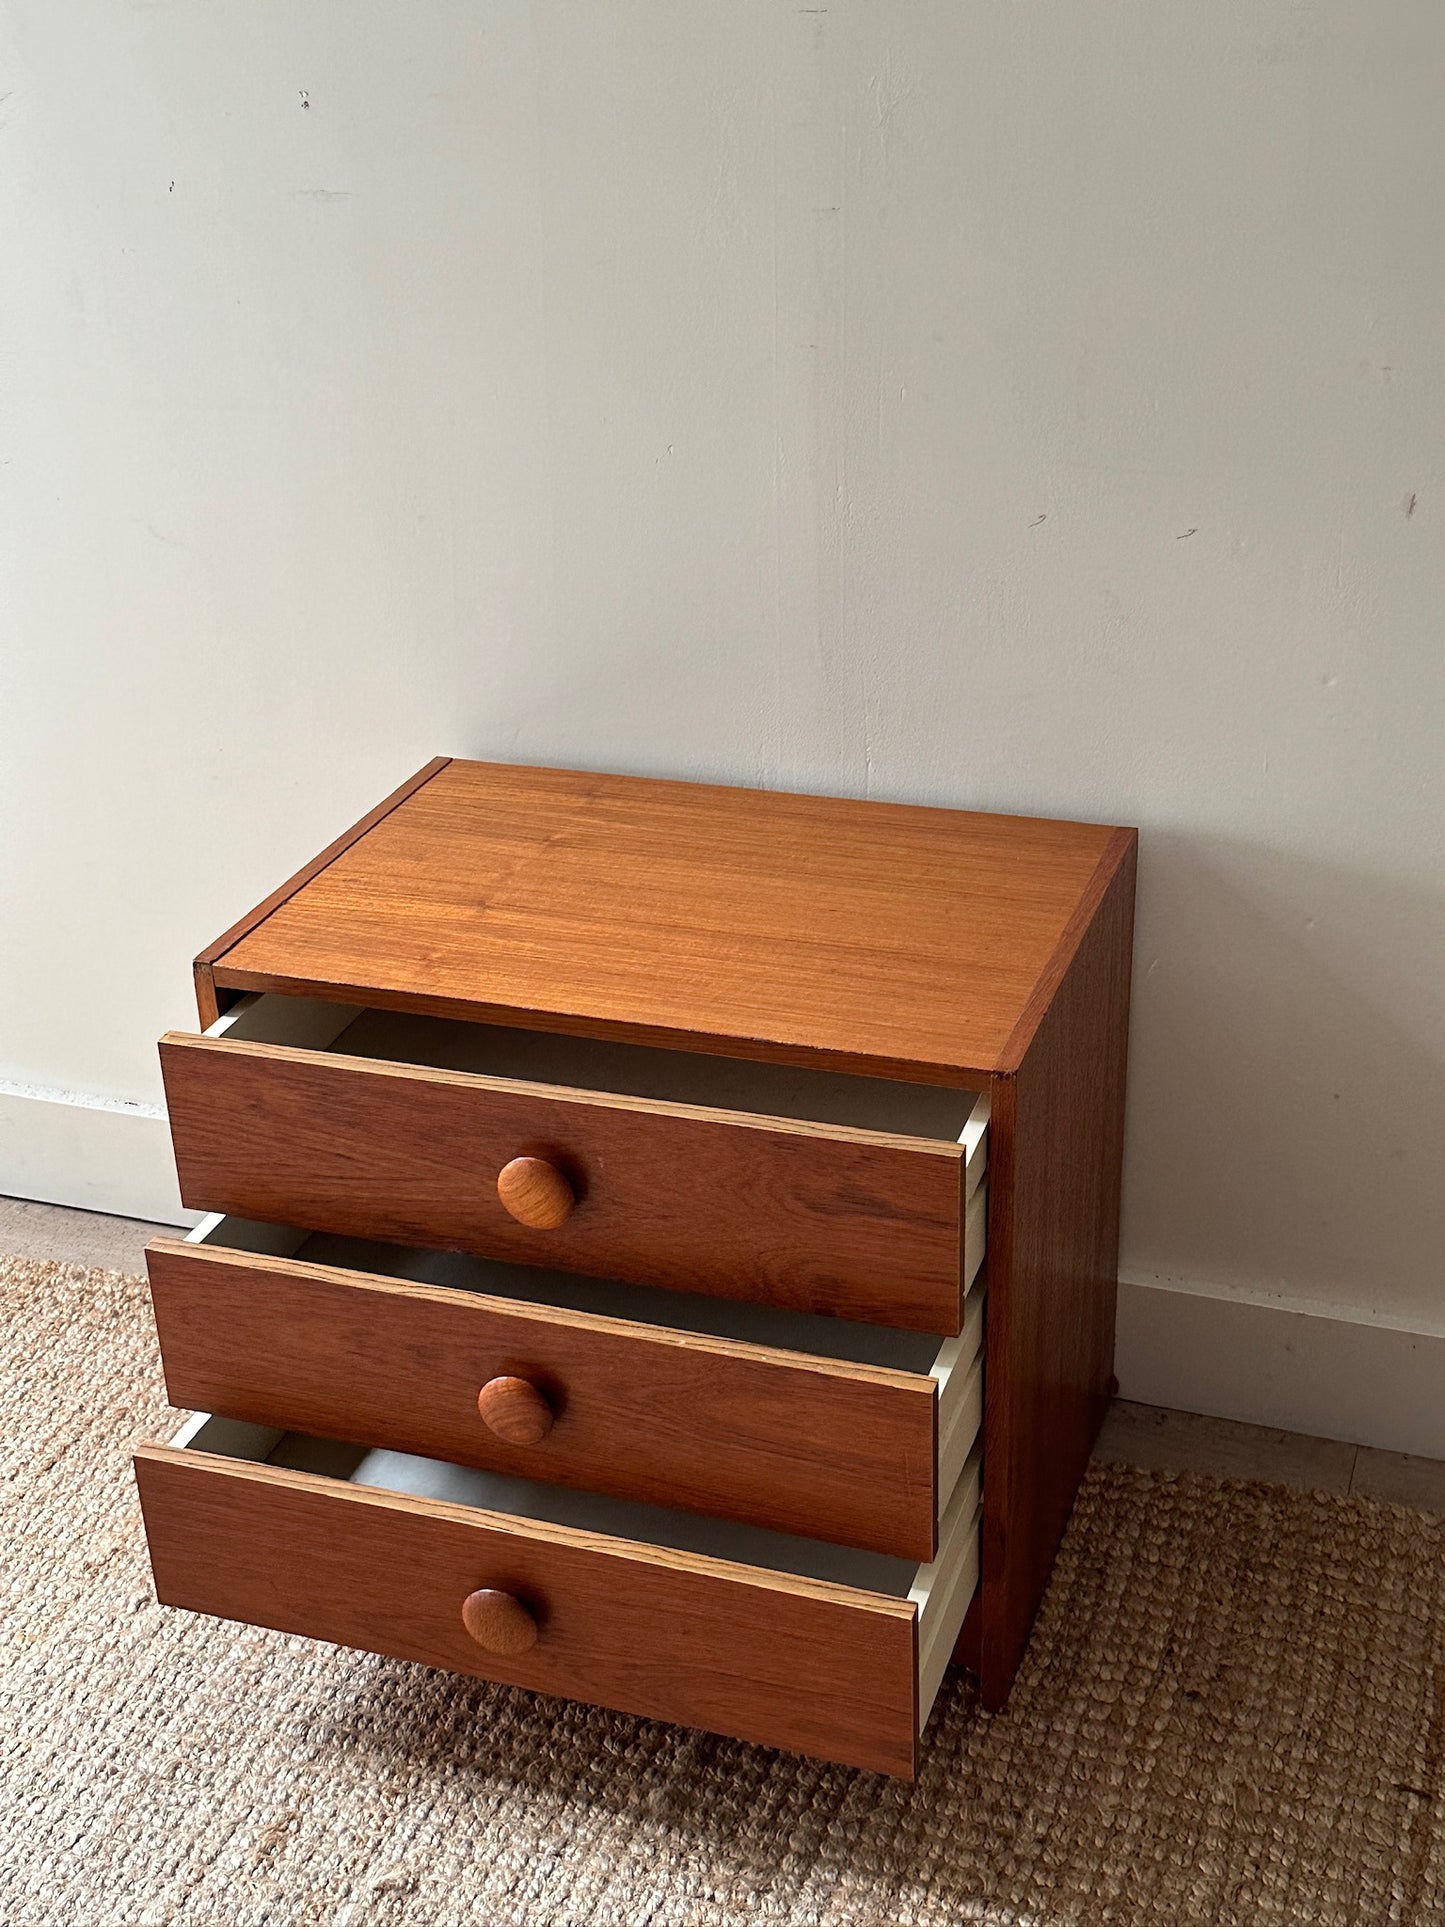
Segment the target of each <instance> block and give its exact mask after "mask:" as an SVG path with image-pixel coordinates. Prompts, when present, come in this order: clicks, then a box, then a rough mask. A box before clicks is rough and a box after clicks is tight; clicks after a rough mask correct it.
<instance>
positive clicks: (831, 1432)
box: [146, 1239, 982, 1559]
mask: <svg viewBox="0 0 1445 1927" xmlns="http://www.w3.org/2000/svg"><path fill="white" fill-rule="evenodd" d="M146 1258H147V1263H148V1265H149V1268H150V1279H151V1294H152V1299H153V1302H154V1306H155V1315H156V1325H157V1329H158V1332H159V1335H160V1344H161V1357H162V1360H163V1362H164V1365H165V1373H166V1385H167V1388H168V1391H169V1393H170V1397H171V1401H172V1403H173V1404H175V1405H178V1406H180V1407H182V1408H183V1409H184V1408H190V1407H204V1408H206V1409H207V1410H210V1411H214V1412H222V1413H225V1414H226V1415H228V1416H229V1417H231V1418H236V1419H245V1420H249V1421H252V1422H255V1423H259V1424H286V1425H290V1426H294V1427H296V1428H297V1429H298V1430H301V1431H305V1432H311V1433H317V1434H320V1435H322V1436H326V1437H331V1438H340V1439H352V1440H356V1441H358V1442H362V1441H364V1442H366V1443H368V1444H372V1445H381V1446H389V1447H392V1448H393V1449H395V1450H397V1451H402V1452H415V1453H420V1454H422V1455H424V1456H426V1457H430V1458H438V1459H448V1460H452V1461H455V1462H456V1463H458V1464H463V1465H475V1466H482V1467H487V1468H489V1469H492V1470H496V1471H502V1472H510V1473H515V1474H517V1475H519V1476H522V1477H526V1478H534V1479H543V1480H546V1481H548V1482H551V1483H554V1484H558V1485H565V1486H573V1487H581V1488H593V1489H596V1490H601V1491H607V1492H613V1493H617V1494H620V1495H622V1496H623V1497H626V1498H633V1499H641V1500H646V1501H650V1502H652V1503H654V1504H658V1505H666V1506H680V1507H684V1508H687V1509H689V1510H691V1511H697V1512H708V1513H717V1514H722V1515H725V1516H729V1517H734V1518H739V1519H746V1520H750V1521H752V1522H753V1523H755V1524H758V1525H763V1526H769V1527H772V1528H774V1529H775V1530H778V1531H783V1532H791V1533H799V1534H803V1535H805V1536H808V1537H813V1538H819V1539H831V1540H834V1541H837V1542H838V1543H840V1544H845V1545H854V1546H862V1547H867V1548H869V1549H871V1550H873V1551H877V1552H886V1553H893V1554H897V1555H899V1556H901V1557H905V1558H913V1559H930V1558H932V1556H933V1553H934V1551H935V1548H936V1544H937V1537H936V1520H937V1512H938V1506H939V1502H940V1497H944V1498H946V1497H947V1493H948V1491H949V1490H951V1488H952V1483H953V1479H954V1478H955V1477H956V1475H957V1472H958V1469H959V1466H960V1465H961V1464H962V1452H960V1454H959V1456H958V1458H957V1459H956V1460H955V1459H953V1458H952V1457H951V1456H950V1459H949V1463H948V1476H949V1484H948V1486H947V1487H946V1488H945V1490H944V1492H943V1493H942V1494H941V1495H940V1492H939V1488H938V1474H937V1464H938V1450H937V1443H936V1437H935V1434H936V1430H937V1419H936V1412H937V1409H938V1401H937V1397H936V1392H935V1378H934V1377H932V1376H930V1375H929V1374H928V1373H927V1372H926V1371H917V1372H915V1371H910V1370H895V1369H891V1368H885V1367H882V1366H878V1365H872V1364H861V1363H855V1362H852V1361H845V1360H841V1359H836V1358H825V1357H814V1356H810V1355H808V1354H807V1353H803V1352H799V1351H795V1350H785V1349H781V1348H776V1347H774V1346H770V1345H763V1344H751V1343H746V1342H742V1341H740V1340H737V1339H731V1338H721V1337H714V1336H711V1335H710V1334H706V1333H701V1332H695V1331H678V1330H672V1329H669V1328H668V1327H666V1326H658V1325H650V1324H646V1325H645V1324H640V1323H637V1322H635V1321H632V1320H629V1319H626V1318H620V1317H616V1318H614V1317H603V1316H597V1315H595V1314H592V1313H589V1312H583V1311H575V1310H570V1309H562V1308H559V1307H556V1306H552V1305H545V1304H543V1305H539V1304H532V1303H521V1302H518V1301H517V1300H515V1299H508V1298H505V1297H498V1296H492V1295H483V1294H482V1293H480V1292H472V1291H457V1290H449V1289H442V1288H439V1287H437V1286H433V1285H428V1284H418V1283H412V1282H402V1281H398V1280H395V1279H391V1278H382V1277H378V1276H376V1275H374V1274H372V1273H369V1272H364V1271H356V1270H349V1269H343V1268H341V1267H337V1266H333V1265H325V1264H318V1263H312V1262H307V1261H304V1260H300V1259H289V1258H278V1257H273V1256H267V1255H261V1254H257V1253H254V1252H250V1251H241V1250H236V1249H234V1248H231V1247H229V1246H224V1245H217V1246H211V1245H205V1244H199V1245H198V1244H195V1243H192V1242H180V1241H176V1240H171V1239H158V1240H156V1241H155V1242H154V1243H152V1244H151V1245H150V1246H149V1247H148V1249H147V1253H146ZM776 1315H777V1314H766V1313H764V1314H758V1316H759V1317H767V1316H776ZM981 1339H982V1331H981V1317H979V1316H977V1315H971V1316H970V1320H969V1324H968V1330H967V1334H966V1338H965V1339H964V1340H949V1341H946V1342H945V1346H944V1348H943V1350H944V1355H946V1357H947V1358H950V1359H951V1358H952V1355H953V1353H954V1351H956V1350H957V1349H958V1348H959V1347H960V1346H961V1345H964V1344H966V1345H967V1347H968V1348H969V1353H970V1355H969V1358H968V1359H966V1360H963V1361H962V1363H961V1364H960V1365H958V1366H955V1367H953V1368H952V1369H956V1370H958V1371H959V1372H960V1373H962V1374H966V1373H967V1371H968V1369H969V1367H970V1366H971V1365H975V1364H976V1354H977V1351H978V1348H979V1345H980V1344H981ZM916 1342H917V1341H915V1343H916ZM498 1377H517V1378H521V1379H524V1380H527V1381H529V1382H530V1383H532V1384H533V1385H535V1386H536V1387H537V1389H538V1390H539V1392H540V1393H541V1394H542V1396H543V1397H544V1398H545V1400H546V1401H547V1404H548V1406H549V1408H550V1410H551V1412H552V1414H553V1418H552V1423H551V1426H550V1429H548V1430H546V1432H545V1436H542V1437H540V1438H539V1439H538V1440H537V1441H536V1442H535V1443H530V1444H516V1443H509V1442H508V1441H507V1439H505V1438H504V1437H499V1436H498V1435H497V1434H496V1433H495V1432H494V1431H493V1430H491V1429H489V1427H488V1426H487V1425H486V1424H485V1423H484V1422H483V1419H482V1417H481V1415H480V1414H479V1411H478V1404H477V1400H478V1393H479V1391H480V1390H481V1388H482V1387H483V1386H484V1385H486V1384H488V1383H489V1382H490V1381H492V1380H494V1379H496V1378H498ZM965 1406H967V1409H964V1408H965ZM955 1407H957V1408H958V1409H959V1412H960V1418H959V1420H958V1421H955V1418H954V1413H955ZM947 1409H948V1411H949V1417H950V1425H949V1430H950V1436H951V1438H952V1437H958V1436H961V1434H960V1430H959V1427H960V1424H962V1423H966V1424H967V1425H968V1426H969V1427H971V1429H970V1430H969V1432H968V1437H967V1439H966V1440H963V1451H966V1450H967V1447H968V1445H970V1444H971V1443H972V1439H973V1436H974V1434H975V1433H976V1432H977V1429H978V1424H979V1411H978V1408H977V1403H976V1401H975V1402H974V1403H973V1404H971V1405H967V1401H964V1400H958V1399H951V1400H950V1403H949V1405H948V1408H947Z"/></svg>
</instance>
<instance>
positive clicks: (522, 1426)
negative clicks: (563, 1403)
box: [477, 1378, 552, 1445]
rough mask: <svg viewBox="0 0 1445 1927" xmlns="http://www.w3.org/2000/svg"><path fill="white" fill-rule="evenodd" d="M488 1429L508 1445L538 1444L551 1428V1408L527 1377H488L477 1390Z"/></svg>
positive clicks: (483, 1419)
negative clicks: (479, 1389)
mask: <svg viewBox="0 0 1445 1927" xmlns="http://www.w3.org/2000/svg"><path fill="white" fill-rule="evenodd" d="M477 1410H478V1411H479V1412H480V1413H481V1415H482V1422H483V1424H484V1425H485V1426H486V1428H487V1430H488V1431H489V1432H495V1433H496V1435H497V1437H498V1438H499V1439H505V1440H506V1442H507V1444H508V1445H540V1444H541V1442H542V1440H543V1439H544V1438H546V1436H547V1434H548V1433H549V1432H550V1431H551V1429H552V1408H551V1406H550V1405H549V1404H548V1403H547V1401H546V1399H545V1398H544V1397H543V1395H542V1394H541V1392H539V1391H538V1390H537V1387H536V1386H535V1385H534V1384H533V1383H532V1382H531V1380H530V1379H526V1378H489V1379H488V1380H487V1382H486V1384H485V1385H484V1386H483V1387H482V1389H481V1391H479V1392H478V1393H477Z"/></svg>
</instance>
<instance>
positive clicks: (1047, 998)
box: [992, 829, 1139, 1078]
mask: <svg viewBox="0 0 1445 1927" xmlns="http://www.w3.org/2000/svg"><path fill="white" fill-rule="evenodd" d="M1138 847H1139V832H1138V831H1137V830H1133V829H1116V830H1113V831H1111V832H1110V836H1109V841H1108V844H1107V845H1106V846H1105V849H1104V853H1103V855H1102V856H1101V857H1100V858H1099V861H1098V863H1097V865H1096V866H1095V869H1094V874H1093V875H1092V876H1091V877H1090V878H1089V881H1088V883H1087V884H1086V885H1085V887H1084V890H1083V892H1082V894H1081V895H1080V897H1079V901H1078V902H1077V903H1076V904H1075V906H1074V910H1073V914H1072V915H1071V916H1070V918H1069V920H1068V922H1067V923H1066V924H1065V925H1064V928H1063V930H1062V931H1061V932H1060V935H1059V940H1058V942H1057V943H1056V944H1055V946H1054V950H1053V955H1052V956H1051V957H1050V958H1049V961H1048V963H1047V965H1046V966H1045V967H1044V969H1043V971H1042V972H1041V973H1040V975H1039V980H1038V982H1037V983H1036V984H1035V985H1034V988H1033V993H1032V995H1031V996H1030V998H1029V1000H1028V1002H1027V1003H1026V1004H1025V1005H1024V1008H1023V1012H1022V1014H1021V1015H1020V1017H1019V1020H1018V1022H1017V1023H1016V1024H1015V1025H1014V1027H1013V1030H1012V1031H1011V1032H1010V1033H1009V1038H1008V1042H1007V1043H1006V1044H1005V1045H1004V1047H1003V1049H1002V1050H1001V1051H1000V1052H999V1055H998V1062H997V1063H996V1064H995V1065H994V1067H993V1071H992V1076H993V1077H997V1078H1007V1077H1013V1076H1015V1075H1016V1074H1017V1072H1018V1068H1019V1066H1020V1064H1022V1063H1023V1060H1024V1056H1025V1053H1026V1052H1027V1051H1028V1048H1029V1045H1030V1044H1031V1043H1032V1042H1033V1040H1034V1037H1035V1034H1036V1033H1037V1031H1038V1028H1039V1025H1040V1024H1041V1023H1042V1022H1043V1020H1044V1017H1045V1015H1046V1013H1047V1011H1048V1008H1049V1005H1050V1004H1051V1003H1052V1002H1053V1001H1054V998H1055V997H1056V996H1057V995H1058V990H1059V986H1060V984H1062V983H1063V981H1064V978H1065V976H1066V975H1067V974H1068V970H1069V966H1070V965H1071V964H1072V963H1073V961H1074V958H1075V956H1076V955H1077V953H1078V949H1079V945H1080V944H1081V943H1082V942H1083V940H1084V935H1085V932H1086V931H1087V930H1088V928H1089V925H1090V924H1091V923H1092V922H1093V920H1094V918H1095V916H1096V915H1097V913H1098V910H1099V906H1100V904H1102V903H1103V901H1104V898H1105V897H1106V896H1107V895H1108V893H1109V889H1110V887H1111V885H1112V884H1113V882H1114V879H1115V877H1116V876H1117V875H1118V874H1119V871H1120V869H1121V868H1122V867H1123V866H1124V864H1126V863H1128V864H1129V865H1130V866H1131V868H1132V866H1133V864H1134V862H1135V860H1136V854H1137V851H1138Z"/></svg>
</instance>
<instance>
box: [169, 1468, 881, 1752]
mask: <svg viewBox="0 0 1445 1927" xmlns="http://www.w3.org/2000/svg"><path fill="white" fill-rule="evenodd" d="M135 1470H136V1480H137V1483H138V1485H139V1487H140V1495H141V1505H142V1508H143V1510H144V1513H145V1522H146V1534H147V1537H148V1539H149V1541H150V1549H151V1562H152V1565H153V1567H154V1571H155V1581H156V1592H157V1596H158V1597H159V1599H160V1601H161V1603H162V1604H163V1605H169V1606H183V1607H186V1608H188V1609H189V1610H190V1611H192V1612H202V1613H214V1614H216V1615H218V1616H219V1617H222V1618H228V1619H243V1620H248V1621H250V1622H251V1623H252V1624H254V1625H258V1626H273V1627H275V1628H276V1629H277V1630H278V1631H281V1632H289V1633H302V1634H306V1635H309V1636H310V1637H311V1638H314V1639H329V1640H333V1641H335V1643H336V1644H337V1645H340V1646H355V1647H360V1648H362V1649H363V1650H364V1651H367V1652H373V1653H390V1654H394V1655H395V1656H396V1657H397V1658H399V1659H410V1660H417V1661H419V1662H420V1663H421V1664H422V1665H424V1666H444V1667H447V1668H449V1669H450V1670H451V1671H452V1672H456V1673H474V1674H480V1675H481V1677H483V1678H484V1679H495V1680H503V1681H505V1682H507V1683H508V1684H511V1685H515V1686H529V1687H533V1688H535V1689H536V1690H538V1691H540V1692H544V1693H559V1694H562V1695H564V1696H565V1697H567V1698H568V1699H580V1700H588V1701H591V1702H592V1703H593V1704H596V1705H602V1706H612V1707H616V1708H618V1709H619V1710H620V1711H622V1712H628V1713H639V1714H642V1715H644V1716H646V1717H649V1718H652V1719H664V1720H676V1721H680V1722H681V1723H682V1724H684V1725H687V1726H701V1727H706V1728H707V1729H709V1730H710V1731H712V1732H715V1733H730V1734H733V1735H735V1736H736V1737H737V1738H739V1739H744V1740H757V1741H761V1742H762V1743H763V1744H764V1745H768V1746H783V1747H795V1748H797V1749H798V1750H799V1751H801V1752H804V1753H814V1754H818V1755H820V1756H821V1757H823V1758H825V1759H835V1760H841V1761H845V1762H847V1763H849V1764H851V1765H855V1766H861V1767H869V1768H872V1769H874V1770H875V1771H879V1772H883V1773H896V1774H902V1775H904V1776H905V1777H911V1776H912V1774H913V1771H914V1764H915V1759H916V1752H917V1730H918V1714H917V1700H918V1658H917V1651H918V1648H917V1618H916V1611H915V1608H914V1606H913V1604H912V1603H911V1602H910V1601H907V1600H903V1599H895V1598H889V1597H885V1596H882V1595H879V1594H875V1593H867V1592H860V1591H855V1590H853V1589H851V1588H849V1587H844V1586H833V1585H828V1584H826V1583H824V1582H822V1581H819V1580H811V1579H801V1578H795V1577H793V1576H791V1575H785V1574H782V1573H771V1572H760V1571H757V1570H755V1569H754V1568H751V1567H746V1566H731V1565H728V1564H726V1563H725V1562H722V1561H715V1560H709V1559H704V1558H701V1557H697V1556H694V1555H692V1554H688V1553H682V1552H673V1551H669V1550H667V1549H665V1548H662V1547H655V1546H643V1545H636V1544H632V1543H630V1542H628V1541H624V1540H616V1539H611V1538H608V1537H606V1536H604V1535H602V1534H597V1533H589V1532H581V1531H577V1530H575V1529H572V1528H569V1527H566V1526H557V1525H550V1524H544V1523H542V1522H539V1521H534V1520H523V1519H519V1518H515V1517H512V1516H510V1515H506V1514H500V1513H491V1512H484V1511H473V1510H472V1509H470V1508H468V1507H462V1506H457V1505H454V1504H450V1503H447V1502H444V1501H439V1500H432V1499H418V1498H411V1497H403V1496H400V1495H397V1494H394V1493H388V1492H382V1491H377V1490H374V1489H371V1488H367V1487H360V1486H354V1485H347V1484H344V1483H342V1482H340V1481H337V1480H333V1479H323V1478H318V1477H316V1476H313V1475H311V1474H308V1473H304V1472H292V1471H287V1470H284V1469H282V1468H281V1467H278V1466H272V1465H258V1464H252V1463H238V1462H236V1461H234V1460H230V1459H225V1458H218V1457H210V1456H203V1455H201V1454H198V1453H194V1452H188V1451H178V1450H175V1449H172V1448H170V1447H165V1446H143V1447H142V1448H141V1450H140V1452H139V1453H138V1454H137V1456H136V1461H135ZM479 1589H492V1590H496V1591H499V1592H505V1593H509V1594H511V1595H513V1596H514V1597H515V1598H517V1599H519V1600H521V1602H522V1603H523V1604H524V1605H525V1606H526V1608H527V1610H528V1611H529V1612H530V1613H531V1614H532V1615H533V1617H534V1618H535V1620H536V1622H537V1627H538V1637H537V1641H536V1644H535V1645H533V1646H532V1647H530V1648H529V1649H528V1650H526V1651H523V1652H519V1653H513V1654H499V1653H485V1652H483V1651H482V1649H481V1648H480V1647H479V1646H478V1645H477V1643H476V1641H475V1640H474V1639H473V1638H472V1637H471V1636H470V1635H469V1633H468V1632H467V1630H466V1627H465V1626H464V1624H463V1621H462V1607H463V1605H464V1603H465V1602H466V1601H467V1599H468V1598H469V1597H470V1596H471V1595H472V1594H473V1593H475V1592H476V1591H478V1590H479Z"/></svg>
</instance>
